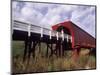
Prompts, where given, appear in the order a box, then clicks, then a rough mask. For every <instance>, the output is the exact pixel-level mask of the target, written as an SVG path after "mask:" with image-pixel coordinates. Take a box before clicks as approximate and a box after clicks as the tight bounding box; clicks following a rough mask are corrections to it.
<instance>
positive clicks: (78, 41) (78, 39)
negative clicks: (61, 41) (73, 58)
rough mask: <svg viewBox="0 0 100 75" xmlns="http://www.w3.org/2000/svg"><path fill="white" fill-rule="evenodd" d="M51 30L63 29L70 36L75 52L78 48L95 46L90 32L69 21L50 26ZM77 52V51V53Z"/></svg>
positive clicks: (94, 40)
mask: <svg viewBox="0 0 100 75" xmlns="http://www.w3.org/2000/svg"><path fill="white" fill-rule="evenodd" d="M52 29H53V30H56V31H61V30H63V31H64V33H65V34H69V35H71V36H72V45H71V46H72V48H73V49H76V50H75V52H77V51H78V52H79V51H80V48H89V49H91V48H92V49H93V48H95V47H96V39H95V38H94V37H92V36H91V35H90V34H88V33H87V32H85V31H84V30H83V29H81V28H79V27H78V26H77V25H75V24H74V23H72V22H71V21H66V22H62V23H59V24H56V25H53V26H52ZM78 52H77V53H78Z"/></svg>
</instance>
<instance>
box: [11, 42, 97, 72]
mask: <svg viewBox="0 0 100 75" xmlns="http://www.w3.org/2000/svg"><path fill="white" fill-rule="evenodd" d="M41 49H42V51H41V53H40V54H39V53H38V47H36V52H35V53H36V56H35V58H34V59H33V58H32V57H31V58H30V61H29V63H28V64H27V62H23V61H22V56H23V51H24V42H23V41H13V42H12V56H13V61H12V62H13V63H12V71H13V73H27V72H48V71H66V70H78V69H95V68H96V58H95V57H94V56H92V55H88V52H89V50H85V49H82V50H81V52H80V55H79V59H78V61H73V60H72V58H71V55H72V51H66V52H65V56H64V57H56V56H55V55H53V56H52V57H50V58H47V57H45V53H46V45H45V44H44V43H42V48H41Z"/></svg>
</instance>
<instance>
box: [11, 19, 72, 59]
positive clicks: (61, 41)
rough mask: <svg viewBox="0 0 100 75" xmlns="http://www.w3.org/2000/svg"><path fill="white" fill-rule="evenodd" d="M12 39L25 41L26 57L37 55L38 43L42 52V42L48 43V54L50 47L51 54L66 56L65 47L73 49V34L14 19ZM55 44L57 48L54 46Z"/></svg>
mask: <svg viewBox="0 0 100 75" xmlns="http://www.w3.org/2000/svg"><path fill="white" fill-rule="evenodd" d="M12 26H13V27H12V29H13V32H12V37H13V38H12V39H13V40H20V41H25V50H24V57H23V60H25V58H26V57H28V58H30V56H31V54H33V58H34V57H35V47H36V45H38V47H39V52H41V42H44V43H46V45H47V52H46V56H48V50H49V49H50V52H51V53H50V55H49V57H50V56H52V55H53V54H55V55H57V56H64V50H65V49H71V48H72V47H71V42H72V36H71V35H69V34H65V33H64V31H63V30H62V31H61V32H58V31H55V30H52V29H51V30H50V29H47V28H43V27H40V26H37V25H33V24H29V23H25V22H21V21H17V20H14V21H13V25H12ZM53 45H55V48H53V47H54V46H53Z"/></svg>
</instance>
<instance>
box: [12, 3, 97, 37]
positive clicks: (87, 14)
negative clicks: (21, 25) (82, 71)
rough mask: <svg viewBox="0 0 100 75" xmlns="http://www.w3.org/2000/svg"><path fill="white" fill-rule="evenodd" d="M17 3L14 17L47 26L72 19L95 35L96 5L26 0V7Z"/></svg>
mask: <svg viewBox="0 0 100 75" xmlns="http://www.w3.org/2000/svg"><path fill="white" fill-rule="evenodd" d="M17 4H18V3H16V2H13V10H12V11H13V19H18V20H21V21H27V22H30V23H32V24H36V25H40V26H45V27H46V28H50V27H51V26H52V25H54V24H57V23H60V22H62V21H66V20H71V21H72V22H74V23H75V24H76V25H78V26H79V27H81V28H82V29H84V30H85V31H87V32H88V33H90V34H91V35H92V36H95V13H94V12H95V7H90V6H78V5H59V4H44V3H31V2H25V5H24V7H23V8H20V6H18V5H17ZM87 27H88V28H87Z"/></svg>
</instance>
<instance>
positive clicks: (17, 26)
mask: <svg viewBox="0 0 100 75" xmlns="http://www.w3.org/2000/svg"><path fill="white" fill-rule="evenodd" d="M12 24H13V25H12V26H13V27H12V29H13V30H20V31H26V32H28V36H31V32H34V33H38V34H41V36H40V37H43V35H48V36H50V39H52V37H56V38H57V40H58V39H59V38H62V40H64V39H67V41H68V39H70V40H71V42H72V36H71V35H68V34H65V33H64V31H63V30H62V31H61V32H57V31H54V30H52V29H47V28H43V27H40V26H37V25H33V24H29V23H26V22H21V21H17V20H13V22H12Z"/></svg>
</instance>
